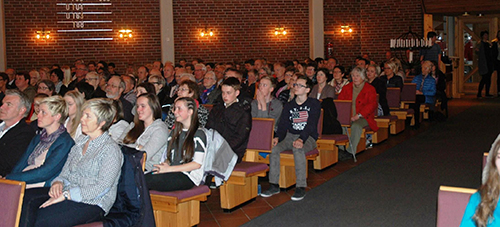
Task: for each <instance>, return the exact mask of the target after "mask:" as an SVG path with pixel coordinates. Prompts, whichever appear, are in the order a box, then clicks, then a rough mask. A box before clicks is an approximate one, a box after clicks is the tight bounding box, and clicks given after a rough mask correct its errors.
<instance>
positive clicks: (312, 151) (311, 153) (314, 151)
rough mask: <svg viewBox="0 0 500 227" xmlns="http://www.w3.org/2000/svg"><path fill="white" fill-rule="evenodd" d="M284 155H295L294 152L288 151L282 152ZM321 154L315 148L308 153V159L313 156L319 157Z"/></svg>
mask: <svg viewBox="0 0 500 227" xmlns="http://www.w3.org/2000/svg"><path fill="white" fill-rule="evenodd" d="M281 153H282V154H293V151H292V150H287V151H283V152H281ZM318 154H319V151H318V149H316V148H314V149H312V150H310V151H308V152H306V157H307V156H312V155H318Z"/></svg>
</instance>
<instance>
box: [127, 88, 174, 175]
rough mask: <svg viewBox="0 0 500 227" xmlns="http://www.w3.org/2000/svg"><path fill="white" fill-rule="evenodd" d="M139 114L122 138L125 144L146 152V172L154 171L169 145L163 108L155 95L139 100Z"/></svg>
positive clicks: (148, 95) (143, 96) (141, 96)
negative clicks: (162, 115)
mask: <svg viewBox="0 0 500 227" xmlns="http://www.w3.org/2000/svg"><path fill="white" fill-rule="evenodd" d="M136 107H137V114H136V115H135V117H134V122H132V123H130V126H129V127H128V128H127V129H126V130H125V132H124V133H123V134H122V136H121V139H120V140H121V142H123V144H125V145H127V146H129V147H132V148H136V149H137V150H142V151H146V153H147V160H146V170H149V171H151V170H153V165H154V164H157V163H159V161H160V157H161V150H162V149H164V148H165V146H166V145H167V137H166V136H165V135H168V129H167V126H166V125H165V123H163V121H162V120H161V106H160V101H158V97H157V96H156V95H154V94H150V93H147V94H142V95H140V96H139V97H138V98H137V103H136Z"/></svg>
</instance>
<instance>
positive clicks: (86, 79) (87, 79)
mask: <svg viewBox="0 0 500 227" xmlns="http://www.w3.org/2000/svg"><path fill="white" fill-rule="evenodd" d="M98 79H99V78H85V81H89V80H98Z"/></svg>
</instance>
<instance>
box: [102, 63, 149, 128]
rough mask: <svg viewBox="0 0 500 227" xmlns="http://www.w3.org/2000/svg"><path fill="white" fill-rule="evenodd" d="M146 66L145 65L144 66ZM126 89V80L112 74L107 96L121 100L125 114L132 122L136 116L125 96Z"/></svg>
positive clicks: (107, 87) (128, 120)
mask: <svg viewBox="0 0 500 227" xmlns="http://www.w3.org/2000/svg"><path fill="white" fill-rule="evenodd" d="M142 68H144V67H142ZM123 91H125V81H123V79H122V78H121V77H119V76H112V77H111V78H109V80H108V83H107V85H106V97H108V98H110V99H113V100H120V102H121V103H122V107H123V116H124V117H125V120H126V121H127V122H132V121H133V120H134V116H133V115H132V108H133V106H132V104H131V103H130V102H129V101H127V100H126V99H125V98H124V97H123Z"/></svg>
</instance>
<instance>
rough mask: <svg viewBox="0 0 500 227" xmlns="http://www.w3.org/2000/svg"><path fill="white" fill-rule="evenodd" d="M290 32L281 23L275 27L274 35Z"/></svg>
mask: <svg viewBox="0 0 500 227" xmlns="http://www.w3.org/2000/svg"><path fill="white" fill-rule="evenodd" d="M287 33H288V32H287V31H286V29H285V28H284V27H282V26H281V25H278V27H277V28H274V35H275V36H278V35H286V34H287Z"/></svg>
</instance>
